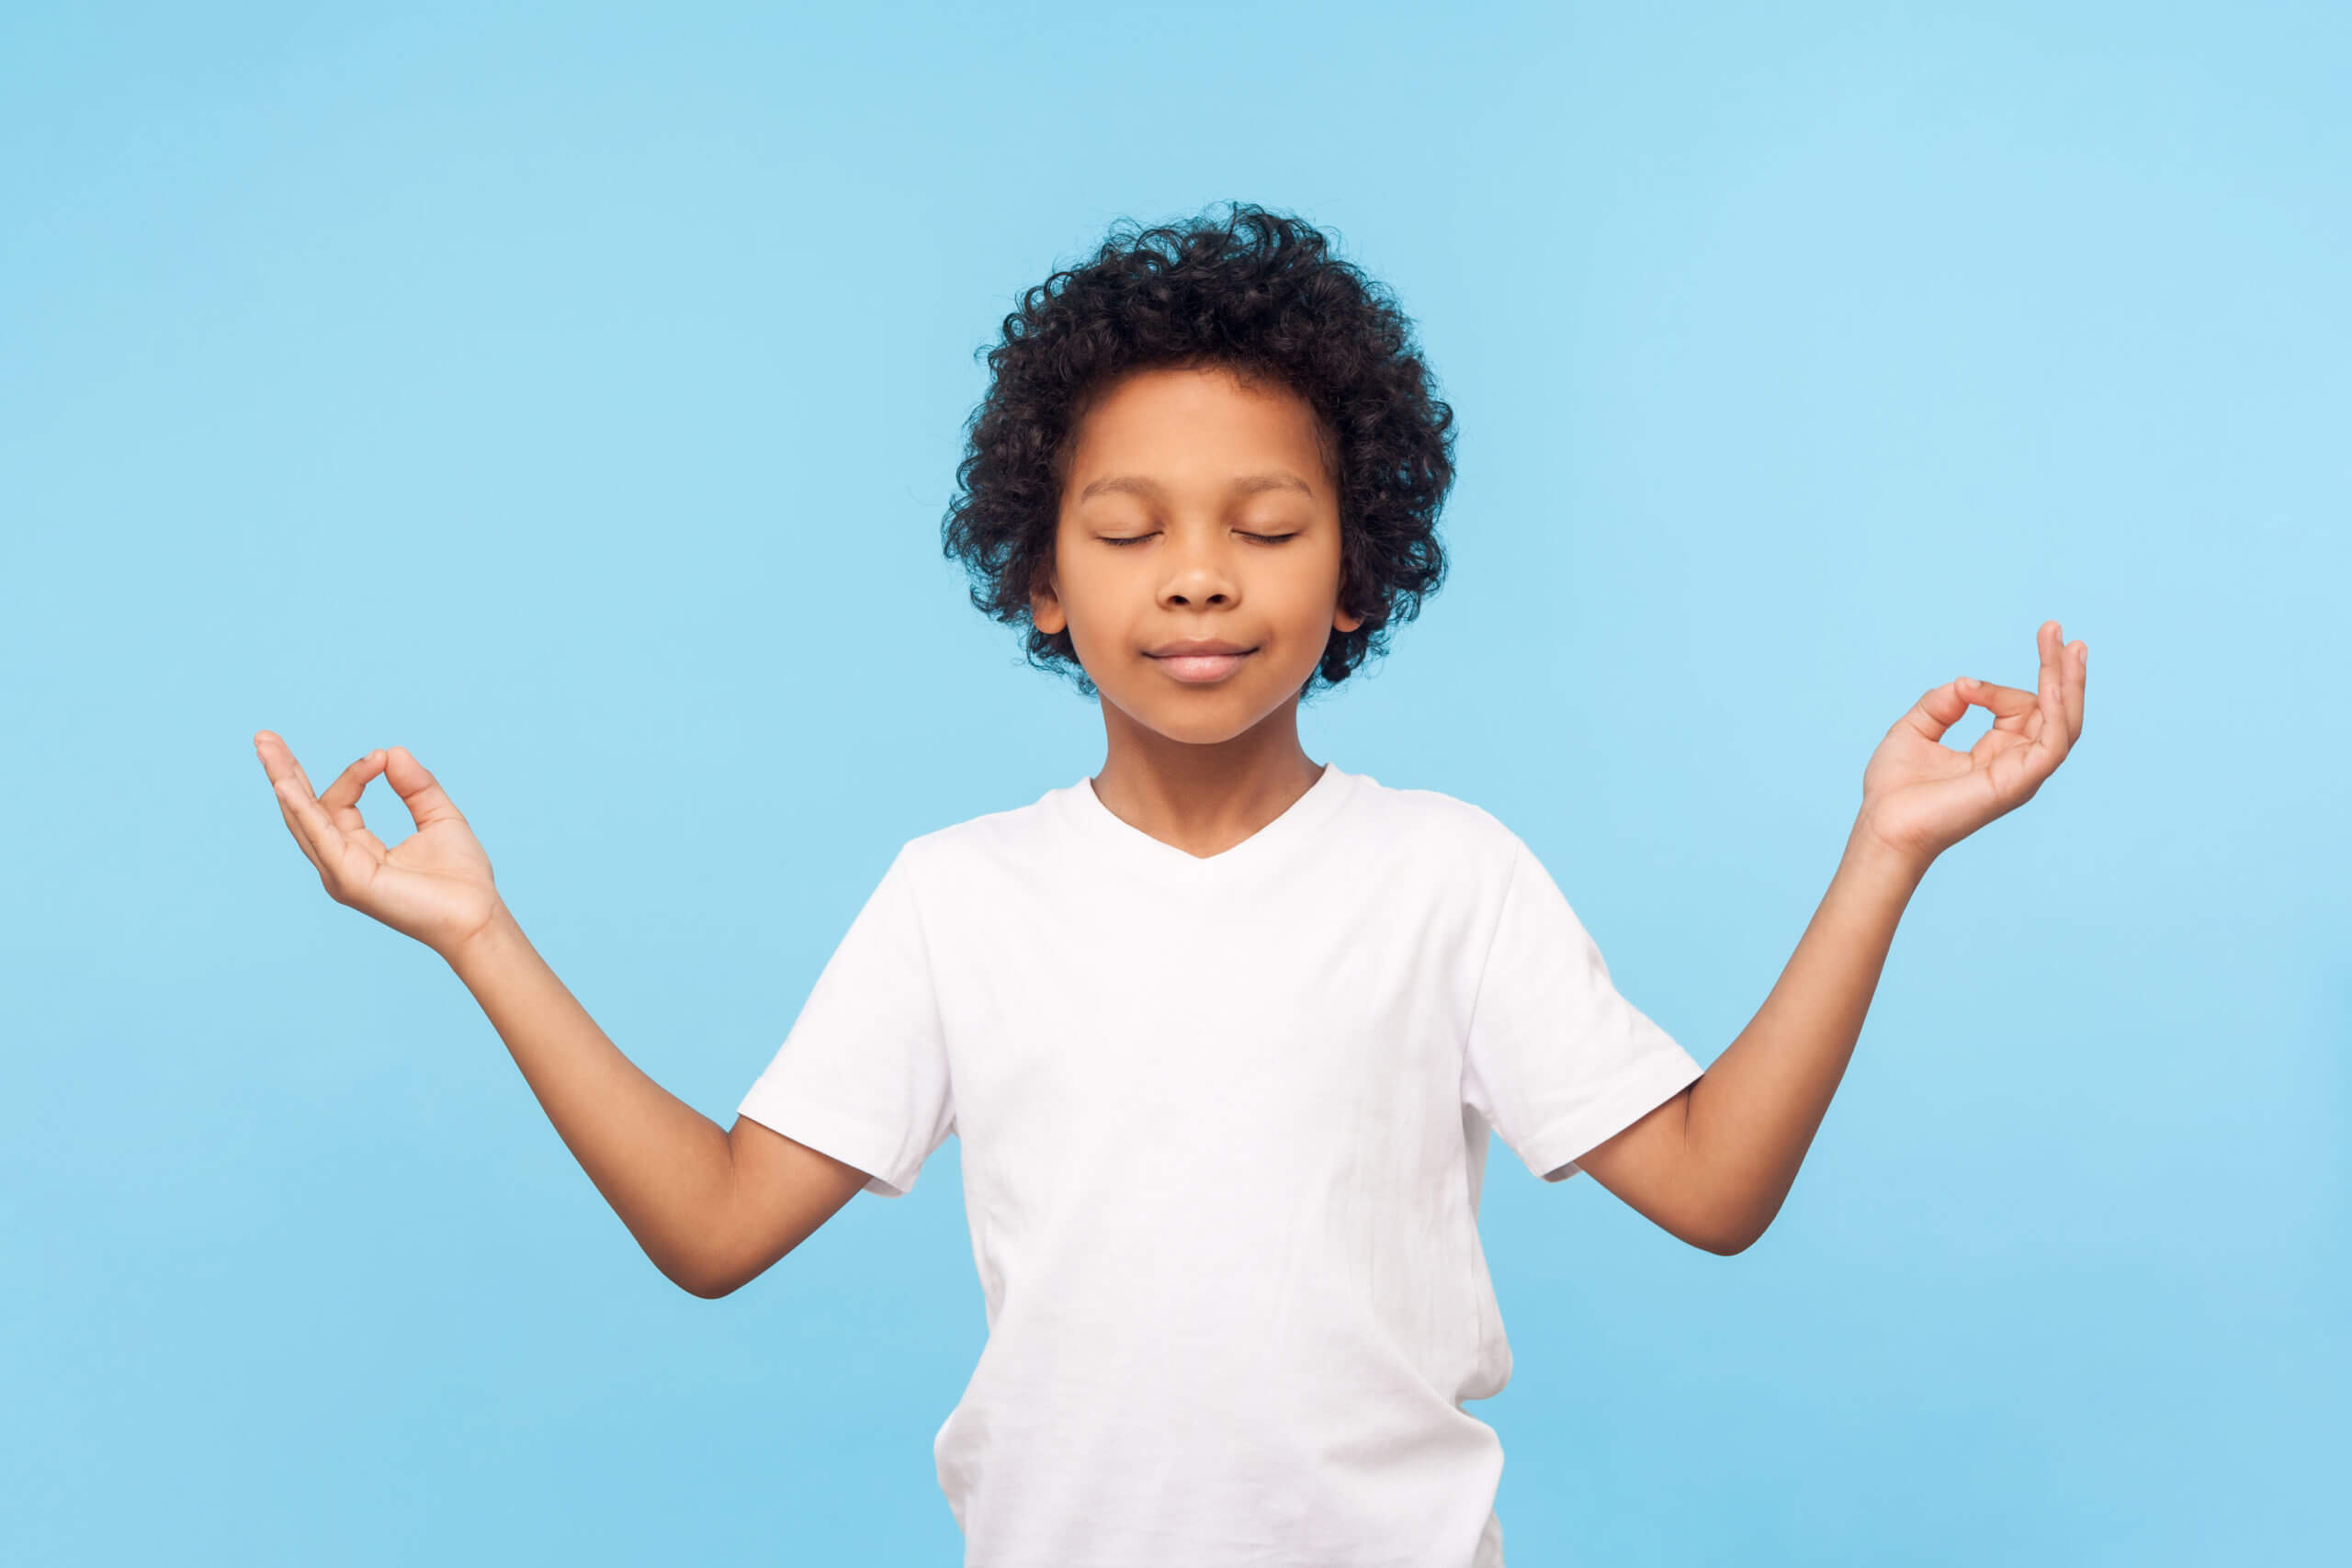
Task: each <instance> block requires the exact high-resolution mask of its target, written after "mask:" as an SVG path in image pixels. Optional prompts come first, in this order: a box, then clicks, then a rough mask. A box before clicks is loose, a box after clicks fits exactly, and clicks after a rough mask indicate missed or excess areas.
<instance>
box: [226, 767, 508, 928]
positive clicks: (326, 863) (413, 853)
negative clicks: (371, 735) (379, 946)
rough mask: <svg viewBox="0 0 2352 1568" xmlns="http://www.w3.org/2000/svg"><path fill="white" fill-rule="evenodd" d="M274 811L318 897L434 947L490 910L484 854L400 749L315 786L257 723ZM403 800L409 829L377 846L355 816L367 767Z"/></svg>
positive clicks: (492, 900) (493, 894)
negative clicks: (313, 871)
mask: <svg viewBox="0 0 2352 1568" xmlns="http://www.w3.org/2000/svg"><path fill="white" fill-rule="evenodd" d="M254 750H255V751H256V753H257V754H258V755H259V756H260V758H261V763H262V768H263V771H264V772H266V773H268V774H269V777H270V782H271V784H272V785H273V786H274V787H275V788H276V789H277V795H278V808H279V810H280V811H281V812H282V813H283V814H284V816H285V818H286V826H287V829H288V831H290V832H292V833H293V835H294V838H295V841H296V842H297V843H299V844H300V845H301V847H302V852H303V853H304V854H306V855H308V856H309V857H310V860H311V864H312V865H313V866H315V867H317V869H318V873H319V877H320V880H321V881H322V882H323V883H324V884H325V885H326V889H327V893H328V895H329V896H330V897H333V898H334V900H335V901H336V902H338V903H342V904H348V905H350V906H351V907H352V908H356V909H357V910H359V911H361V912H362V913H363V914H367V915H369V916H372V917H373V918H374V919H379V920H381V921H382V922H383V923H384V924H386V925H388V926H390V927H391V928H392V929H393V930H394V931H400V932H401V933H402V934H404V935H407V936H412V937H414V938H415V939H416V940H417V941H419V942H424V944H425V945H427V946H428V947H432V948H434V949H435V950H436V951H439V950H442V949H445V948H446V947H447V945H448V944H450V943H452V942H458V941H460V940H462V939H463V938H464V937H466V936H468V935H469V934H471V933H472V932H473V931H477V930H479V929H481V926H482V925H483V924H484V923H485V922H486V921H487V920H488V919H489V918H490V916H491V915H492V912H493V911H494V910H495V909H496V908H497V907H498V889H497V886H496V885H495V884H494V883H493V882H492V877H491V869H490V857H489V856H488V855H487V854H485V853H483V852H482V847H481V841H480V840H477V839H476V838H475V837H474V834H473V829H471V828H469V826H467V824H466V819H465V818H464V817H463V816H462V815H461V814H459V812H458V808H457V807H456V806H455V805H453V804H451V802H450V800H449V797H448V795H446V794H444V793H443V792H442V789H441V786H440V784H438V783H437V782H435V779H434V777H433V775H432V774H431V773H427V772H426V771H425V770H424V766H423V764H421V763H419V762H418V761H416V759H415V758H414V757H413V756H411V755H409V753H408V751H407V750H405V749H404V748H401V747H394V748H392V749H391V750H390V751H371V752H369V753H368V755H367V756H365V757H362V758H361V759H360V760H359V761H356V762H354V763H352V764H351V766H350V767H348V768H345V770H344V771H343V773H342V776H340V777H339V778H337V779H336V780H335V781H334V783H333V784H329V785H328V786H327V788H326V791H325V793H323V794H322V795H315V796H313V795H312V794H311V781H310V779H309V777H308V775H306V774H305V773H303V772H302V767H301V764H300V763H299V762H297V761H295V760H294V754H293V752H292V751H290V750H288V749H287V746H286V743H285V742H284V741H283V740H281V739H278V738H277V736H275V735H272V734H270V733H269V732H268V731H267V730H264V731H262V732H261V733H260V734H259V735H258V736H256V737H255V738H254ZM377 773H382V774H383V775H384V782H385V783H387V784H390V785H391V786H392V789H393V792H394V793H395V794H397V795H400V797H401V800H402V801H403V802H404V803H406V805H407V806H408V808H409V814H410V816H411V817H412V818H413V820H414V821H415V824H416V831H415V832H413V833H411V834H410V835H409V836H408V837H407V838H405V839H402V840H401V841H400V842H399V843H398V844H395V845H393V846H391V847H390V848H389V849H387V848H386V847H385V845H384V842H383V840H380V839H379V838H378V837H377V836H376V835H375V834H374V833H372V832H370V831H369V830H368V825H367V823H366V822H365V821H364V820H363V819H362V818H361V817H360V813H359V796H360V794H361V792H362V791H364V790H365V789H366V788H367V785H368V780H369V779H371V778H373V777H374V776H375V775H376V774H377Z"/></svg>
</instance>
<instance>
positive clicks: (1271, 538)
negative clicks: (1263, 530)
mask: <svg viewBox="0 0 2352 1568" xmlns="http://www.w3.org/2000/svg"><path fill="white" fill-rule="evenodd" d="M1151 537H1153V536H1152V535H1149V534H1136V535H1134V536H1131V537H1128V538H1124V539H1122V538H1117V537H1114V536H1112V535H1109V534H1105V535H1103V536H1102V538H1103V543H1104V544H1106V545H1140V544H1142V543H1143V542H1144V541H1145V540H1146V539H1148V538H1151ZM1242 537H1243V538H1245V539H1254V540H1256V541H1257V542H1258V543H1259V544H1261V545H1279V544H1281V543H1282V542H1283V540H1284V539H1295V538H1297V537H1298V536H1297V535H1296V534H1244V535H1242Z"/></svg>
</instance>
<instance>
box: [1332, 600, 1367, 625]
mask: <svg viewBox="0 0 2352 1568" xmlns="http://www.w3.org/2000/svg"><path fill="white" fill-rule="evenodd" d="M1331 625H1332V626H1333V627H1334V628H1335V629H1336V630H1339V631H1343V632H1351V631H1353V630H1355V629H1356V628H1357V627H1358V626H1362V625H1363V616H1362V615H1350V614H1348V609H1347V606H1346V605H1344V604H1342V605H1340V608H1339V609H1337V610H1335V611H1333V612H1332V615H1331Z"/></svg>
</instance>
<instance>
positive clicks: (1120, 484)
mask: <svg viewBox="0 0 2352 1568" xmlns="http://www.w3.org/2000/svg"><path fill="white" fill-rule="evenodd" d="M1226 488H1227V489H1228V490H1230V491H1233V492H1234V493H1235V494H1236V495H1255V494H1256V493H1257V492H1258V491H1261V490H1297V491H1306V493H1307V494H1308V495H1313V494H1314V493H1315V491H1314V489H1313V487H1311V486H1309V485H1308V484H1307V482H1306V480H1305V479H1300V478H1299V477H1298V476H1297V475H1296V474H1294V473H1292V472H1290V471H1289V470H1288V469H1286V468H1274V469H1271V470H1269V471H1267V472H1265V473H1262V474H1244V475H1242V476H1241V477H1240V478H1238V479H1235V480H1234V481H1233V483H1232V484H1230V485H1228V486H1227V487H1226ZM1112 491H1126V492H1127V493H1128V494H1130V495H1158V494H1159V492H1160V491H1159V482H1158V481H1157V480H1155V479H1147V478H1145V477H1144V476H1143V475H1141V474H1114V475H1112V476H1111V477H1109V478H1108V479H1096V480H1095V481H1094V482H1093V483H1092V484H1091V485H1088V486H1087V487H1086V488H1085V489H1084V490H1082V491H1079V492H1078V499H1079V500H1080V501H1084V500H1086V499H1087V498H1088V497H1090V496H1095V495H1107V494H1109V493H1111V492H1112Z"/></svg>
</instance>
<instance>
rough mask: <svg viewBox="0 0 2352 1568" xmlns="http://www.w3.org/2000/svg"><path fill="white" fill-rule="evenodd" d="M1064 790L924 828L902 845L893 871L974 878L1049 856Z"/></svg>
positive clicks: (924, 879)
mask: <svg viewBox="0 0 2352 1568" xmlns="http://www.w3.org/2000/svg"><path fill="white" fill-rule="evenodd" d="M1062 793H1063V792H1062V791H1061V790H1048V791H1047V792H1046V794H1044V795H1040V796H1038V798H1036V799H1035V800H1033V801H1031V802H1030V803H1029V804H1027V805H1026V806H1016V807H1007V808H1006V809H1004V810H1001V811H989V812H983V813H981V814H980V815H979V816H978V817H972V818H967V819H965V820H964V821H961V822H952V823H949V824H948V825H947V826H945V827H944V828H934V829H931V830H930V831H929V832H926V833H918V834H916V835H915V836H914V837H912V838H910V839H909V840H906V841H905V842H904V843H902V844H901V845H900V846H899V852H898V853H897V855H896V857H895V858H894V859H893V860H892V862H891V865H890V870H891V873H892V874H894V875H898V876H901V877H906V878H909V879H910V880H911V881H913V882H915V883H917V884H920V885H928V884H933V883H937V882H942V881H946V882H955V881H968V880H970V879H972V878H974V877H984V876H986V875H988V874H990V873H992V872H1002V871H1004V870H1006V869H1007V868H1010V867H1015V866H1020V865H1023V864H1034V863H1036V862H1037V861H1038V860H1039V859H1041V858H1042V857H1043V854H1044V852H1045V851H1046V846H1047V844H1048V843H1049V842H1050V841H1051V840H1052V839H1053V837H1054V834H1055V832H1056V829H1057V826H1058V822H1057V817H1058V813H1059V807H1060V802H1059V800H1058V799H1057V797H1058V796H1059V795H1061V794H1062Z"/></svg>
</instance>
